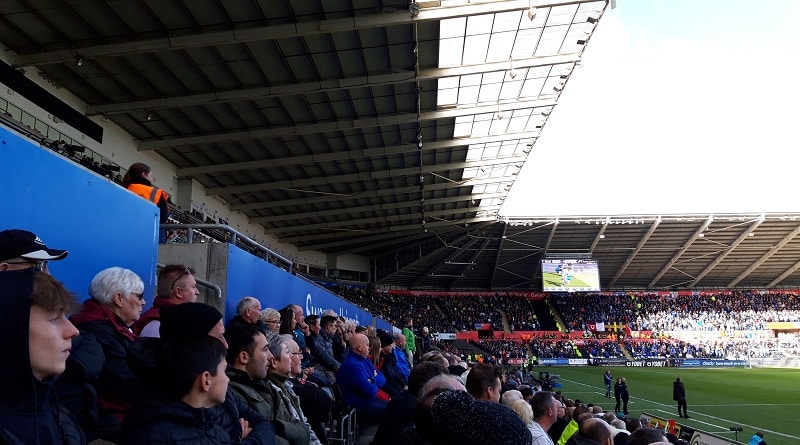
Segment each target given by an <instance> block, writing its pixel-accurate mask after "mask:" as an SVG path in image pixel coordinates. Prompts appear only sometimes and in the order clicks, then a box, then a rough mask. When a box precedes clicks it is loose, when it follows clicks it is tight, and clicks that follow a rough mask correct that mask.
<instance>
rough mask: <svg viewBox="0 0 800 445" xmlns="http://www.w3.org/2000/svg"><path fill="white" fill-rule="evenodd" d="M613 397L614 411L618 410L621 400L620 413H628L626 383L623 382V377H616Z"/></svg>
mask: <svg viewBox="0 0 800 445" xmlns="http://www.w3.org/2000/svg"><path fill="white" fill-rule="evenodd" d="M614 398H615V399H616V400H617V404H616V405H614V412H616V413H618V412H619V405H620V401H622V406H623V408H622V413H623V414H626V415H627V414H628V398H629V395H628V384H627V383H626V382H625V378H624V377H620V378H618V379H617V383H615V384H614Z"/></svg>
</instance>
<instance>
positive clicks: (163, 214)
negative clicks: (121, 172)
mask: <svg viewBox="0 0 800 445" xmlns="http://www.w3.org/2000/svg"><path fill="white" fill-rule="evenodd" d="M153 182H155V178H154V177H153V171H152V170H151V169H150V166H148V165H147V164H143V163H141V162H136V163H134V164H132V165H131V166H130V167H128V172H127V173H125V177H124V178H122V186H123V187H125V188H126V189H128V190H130V191H132V192H133V193H135V194H137V195H139V196H141V197H142V198H144V199H146V200H148V201H150V202H152V203H153V204H155V205H157V206H158V210H159V212H160V216H159V222H160V223H161V224H166V223H167V220H169V207H168V206H167V203H168V202H169V195H168V194H167V192H165V191H164V190H162V189H160V188H158V187H155V186H153ZM166 241H167V232H166V231H165V230H161V229H159V231H158V242H160V243H162V244H163V243H165V242H166Z"/></svg>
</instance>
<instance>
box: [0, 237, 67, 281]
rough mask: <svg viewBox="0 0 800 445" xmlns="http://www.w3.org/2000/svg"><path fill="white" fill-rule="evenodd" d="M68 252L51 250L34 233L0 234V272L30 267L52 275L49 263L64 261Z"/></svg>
mask: <svg viewBox="0 0 800 445" xmlns="http://www.w3.org/2000/svg"><path fill="white" fill-rule="evenodd" d="M67 254H68V252H67V251H66V250H58V249H49V248H48V247H47V246H46V245H45V244H44V242H42V240H41V239H40V238H39V237H38V236H36V234H35V233H33V232H28V231H27V230H20V229H9V230H3V231H2V232H0V272H2V271H6V270H21V269H27V268H30V267H33V268H35V269H36V270H38V271H41V272H45V273H48V274H49V273H50V271H49V270H48V269H47V262H48V261H55V260H63V259H64V258H66V257H67Z"/></svg>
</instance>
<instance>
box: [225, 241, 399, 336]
mask: <svg viewBox="0 0 800 445" xmlns="http://www.w3.org/2000/svg"><path fill="white" fill-rule="evenodd" d="M227 287H228V288H227V295H226V301H225V319H226V321H227V320H230V319H231V318H233V316H234V315H235V314H236V303H237V302H238V301H239V300H240V299H242V297H245V296H251V297H256V298H258V300H259V301H260V302H261V306H262V307H265V308H266V307H271V308H274V309H281V308H283V307H284V306H286V305H287V304H290V303H294V304H299V305H300V306H302V307H303V313H304V314H305V315H309V314H319V313H322V311H324V310H326V309H333V310H335V311H336V312H337V313H338V314H339V315H341V316H343V317H345V318H346V319H349V320H353V321H354V322H355V323H357V324H359V325H364V326H370V325H372V315H371V314H370V313H369V312H367V311H365V310H364V309H361V308H359V307H358V306H356V305H354V304H353V303H350V302H348V301H346V300H344V299H342V298H341V297H338V296H336V295H335V294H333V293H332V292H330V291H327V290H325V289H323V288H321V287H318V286H316V285H314V284H312V283H310V282H308V281H306V280H304V279H302V278H299V277H296V276H294V275H292V274H290V273H288V272H286V271H284V270H283V269H281V268H279V267H275V266H273V265H272V264H269V263H268V262H266V261H264V260H262V259H260V258H256V257H254V256H253V255H251V254H249V253H247V252H245V251H243V250H241V249H239V248H238V247H235V246H232V245H228V285H227ZM377 327H378V328H381V329H386V330H389V331H391V326H390V325H389V323H388V322H386V321H384V320H382V319H377Z"/></svg>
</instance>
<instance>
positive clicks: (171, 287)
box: [169, 267, 192, 290]
mask: <svg viewBox="0 0 800 445" xmlns="http://www.w3.org/2000/svg"><path fill="white" fill-rule="evenodd" d="M191 274H192V269H189V267H184V268H183V272H181V273H180V274H179V275H178V278H175V281H173V282H172V286H170V287H169V290H173V289H175V284H176V283H178V280H180V279H181V278H182V277H183V276H184V275H191Z"/></svg>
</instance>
